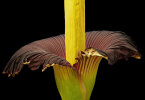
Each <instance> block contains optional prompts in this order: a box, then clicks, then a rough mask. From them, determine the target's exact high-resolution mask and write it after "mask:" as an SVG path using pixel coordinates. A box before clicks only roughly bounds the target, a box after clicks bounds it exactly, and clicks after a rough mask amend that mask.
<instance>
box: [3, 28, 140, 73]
mask: <svg viewBox="0 0 145 100" xmlns="http://www.w3.org/2000/svg"><path fill="white" fill-rule="evenodd" d="M88 48H94V49H96V50H97V51H98V52H99V53H100V54H102V55H103V56H106V57H108V62H109V64H114V63H115V62H117V61H118V60H119V59H127V58H128V57H134V58H140V54H139V52H138V50H137V49H136V47H135V46H134V44H133V42H132V41H131V39H130V38H129V37H128V36H127V35H125V34H124V33H122V32H118V31H116V32H113V31H92V32H86V49H88ZM24 64H28V67H29V68H31V69H32V70H36V69H38V68H39V66H40V65H43V67H44V68H45V67H46V65H52V64H58V65H63V66H71V65H70V64H69V62H67V61H66V59H65V37H64V35H59V36H55V37H50V38H46V39H42V40H38V41H35V42H32V43H30V44H28V45H26V46H24V47H22V48H20V49H19V50H18V51H17V52H16V53H15V54H14V55H13V56H12V57H11V59H10V61H9V62H8V64H7V65H6V67H5V68H4V71H3V73H4V74H5V73H8V74H9V76H10V75H15V73H18V72H20V70H21V69H22V67H23V66H24Z"/></svg>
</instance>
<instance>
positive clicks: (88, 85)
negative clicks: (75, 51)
mask: <svg viewBox="0 0 145 100" xmlns="http://www.w3.org/2000/svg"><path fill="white" fill-rule="evenodd" d="M102 58H103V56H102V55H101V54H99V53H98V52H97V51H95V50H94V49H88V50H86V51H85V52H84V53H83V54H81V55H80V56H79V57H78V59H77V60H78V61H77V63H76V64H74V66H73V67H68V66H61V65H57V64H54V65H53V68H54V74H55V80H56V84H57V88H58V90H59V93H60V95H61V98H62V100H90V96H91V93H92V91H93V87H94V84H95V80H96V75H97V71H98V67H99V63H100V61H101V59H102Z"/></svg>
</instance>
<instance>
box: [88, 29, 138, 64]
mask: <svg viewBox="0 0 145 100" xmlns="http://www.w3.org/2000/svg"><path fill="white" fill-rule="evenodd" d="M90 47H91V48H95V49H98V50H100V51H103V52H104V53H106V55H107V56H108V61H109V64H114V63H115V62H117V61H118V60H119V59H127V58H128V57H134V58H140V54H139V52H138V50H137V49H136V47H135V45H134V44H133V42H132V40H131V39H130V38H129V37H128V36H127V35H126V34H125V33H123V32H118V31H92V32H87V33H86V48H90Z"/></svg>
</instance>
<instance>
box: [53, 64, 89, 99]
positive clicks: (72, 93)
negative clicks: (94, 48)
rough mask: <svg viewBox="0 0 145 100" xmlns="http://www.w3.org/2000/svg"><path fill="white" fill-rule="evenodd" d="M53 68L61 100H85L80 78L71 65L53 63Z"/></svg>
mask: <svg viewBox="0 0 145 100" xmlns="http://www.w3.org/2000/svg"><path fill="white" fill-rule="evenodd" d="M53 68H54V73H55V80H56V84H57V88H58V90H59V93H60V95H61V98H62V100H86V99H85V95H84V93H83V92H84V90H83V87H82V86H83V85H82V83H81V80H80V79H79V77H78V75H77V72H76V71H75V70H74V69H73V68H72V67H68V66H60V65H54V66H53Z"/></svg>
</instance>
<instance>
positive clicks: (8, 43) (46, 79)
mask: <svg viewBox="0 0 145 100" xmlns="http://www.w3.org/2000/svg"><path fill="white" fill-rule="evenodd" d="M1 5H2V6H1V15H0V16H1V34H0V37H1V39H0V41H1V42H0V45H1V46H0V50H1V52H0V53H1V56H0V98H2V97H4V98H8V97H10V98H11V99H30V98H33V99H37V98H41V99H42V100H43V99H47V100H60V96H59V93H58V91H57V89H56V85H55V79H54V75H53V69H52V68H49V69H47V70H46V71H45V72H43V73H41V69H39V70H37V71H30V70H29V69H28V68H27V67H24V68H23V69H22V71H21V72H20V73H19V75H17V76H16V77H15V78H8V77H7V76H6V75H2V74H1V72H2V70H3V68H4V66H5V65H6V63H7V62H8V60H9V59H10V57H11V56H12V54H13V53H14V52H15V51H16V50H18V49H19V48H20V47H21V46H23V45H25V44H28V43H30V42H32V41H35V40H39V39H43V38H47V37H50V36H56V35H59V34H63V33H64V29H65V26H64V1H63V0H57V1H54V0H51V1H50V0H49V1H48V2H39V1H38V2H36V1H35V2H26V1H25V2H2V3H1ZM143 12H144V10H143V6H142V3H141V2H123V1H121V2H119V1H116V2H106V1H105V2H100V1H97V0H86V31H93V30H110V31H123V32H125V33H126V34H127V35H129V36H130V37H131V38H132V39H133V40H134V41H135V44H136V45H137V47H138V49H139V51H140V52H141V54H142V56H143V55H144V52H143V51H144V36H143V34H144V30H143V29H144V19H143V18H144V15H143ZM144 75H145V74H144V56H143V57H142V59H141V60H135V59H133V58H130V59H129V61H127V62H126V61H124V60H121V61H119V62H118V63H116V64H115V65H113V66H109V65H108V64H107V61H106V60H102V61H101V64H100V67H99V70H98V75H97V79H96V84H95V88H94V91H93V93H92V97H91V100H96V99H97V100H102V99H105V98H107V99H116V100H118V99H127V98H137V99H139V97H140V98H142V97H143V90H144V89H145V88H144ZM19 96H20V97H19Z"/></svg>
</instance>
